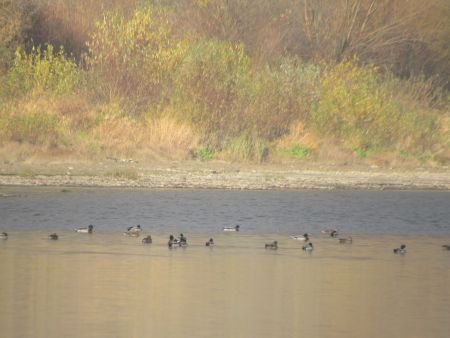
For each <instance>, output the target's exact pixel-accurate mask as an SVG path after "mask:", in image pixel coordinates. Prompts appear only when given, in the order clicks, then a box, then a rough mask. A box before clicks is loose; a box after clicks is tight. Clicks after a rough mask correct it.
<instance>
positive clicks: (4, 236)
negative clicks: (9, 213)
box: [0, 232, 8, 239]
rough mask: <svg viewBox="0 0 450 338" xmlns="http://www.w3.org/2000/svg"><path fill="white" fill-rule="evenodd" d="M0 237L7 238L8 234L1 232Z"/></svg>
mask: <svg viewBox="0 0 450 338" xmlns="http://www.w3.org/2000/svg"><path fill="white" fill-rule="evenodd" d="M0 239H8V234H7V233H6V232H1V233H0Z"/></svg>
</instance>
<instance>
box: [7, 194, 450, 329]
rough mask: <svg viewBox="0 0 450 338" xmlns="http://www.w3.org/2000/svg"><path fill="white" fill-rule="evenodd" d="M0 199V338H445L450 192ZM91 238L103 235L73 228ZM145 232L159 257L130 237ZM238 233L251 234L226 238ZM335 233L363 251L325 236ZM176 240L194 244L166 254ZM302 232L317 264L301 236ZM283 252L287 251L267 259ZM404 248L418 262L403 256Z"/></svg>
mask: <svg viewBox="0 0 450 338" xmlns="http://www.w3.org/2000/svg"><path fill="white" fill-rule="evenodd" d="M0 196H1V197H0V232H2V231H6V232H8V234H9V238H8V239H7V240H0V337H186V336H187V337H306V336H308V337H399V336H407V337H448V332H449V330H450V323H449V321H448V318H449V315H450V251H446V250H443V248H442V245H443V244H450V194H449V193H446V192H419V191H414V192H396V191H385V192H363V191H343V192H316V191H264V192H263V191H223V190H193V191H190V190H152V191H149V190H127V189H123V190H118V189H69V190H67V189H61V188H59V189H57V188H33V189H30V188H1V189H0ZM88 224H93V225H94V226H95V229H94V233H93V234H92V235H88V234H77V233H75V232H74V231H73V230H72V229H73V228H74V227H78V226H87V225H88ZM136 224H141V226H142V228H143V229H144V230H143V233H144V234H151V235H152V237H153V244H151V245H144V244H142V243H141V239H142V236H141V237H138V238H134V237H131V238H130V237H127V236H124V235H123V231H124V230H125V228H126V227H127V226H131V225H136ZM234 224H240V226H241V231H239V232H236V233H226V232H223V231H222V227H223V226H228V225H234ZM328 227H337V228H338V229H340V230H341V231H342V235H343V236H346V235H351V236H352V237H353V243H352V244H339V242H338V241H337V240H336V239H332V238H330V237H328V236H327V235H325V234H322V233H321V232H320V230H321V229H324V228H328ZM51 232H57V233H58V234H59V236H60V238H59V240H58V241H50V240H48V239H47V236H48V234H49V233H51ZM180 232H183V233H184V234H185V235H186V236H187V238H188V243H189V246H188V247H187V248H177V249H174V250H170V249H168V247H167V240H168V236H169V235H170V234H171V233H173V234H174V235H178V234H179V233H180ZM304 232H309V233H311V234H312V236H311V240H312V242H313V243H314V247H315V249H314V251H312V252H311V253H306V252H304V251H303V250H301V247H302V245H303V243H302V242H299V241H295V240H293V239H291V238H290V235H292V234H296V235H298V234H302V233H304ZM210 237H213V238H214V241H215V243H216V245H215V246H214V247H213V248H208V247H205V245H204V243H205V241H206V240H207V239H209V238H210ZM273 240H277V241H278V244H279V249H278V250H266V249H264V244H265V243H270V242H271V241H273ZM401 243H404V244H406V246H407V253H406V254H404V255H395V254H394V253H393V252H392V249H393V248H394V247H398V246H399V245H400V244H401Z"/></svg>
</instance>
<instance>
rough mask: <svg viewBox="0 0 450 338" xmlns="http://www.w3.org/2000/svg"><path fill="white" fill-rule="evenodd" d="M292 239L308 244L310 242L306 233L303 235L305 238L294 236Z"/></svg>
mask: <svg viewBox="0 0 450 338" xmlns="http://www.w3.org/2000/svg"><path fill="white" fill-rule="evenodd" d="M291 238H292V239H295V240H296V241H306V242H308V241H309V234H307V233H306V232H305V233H304V234H303V236H302V235H299V236H294V235H292V236H291Z"/></svg>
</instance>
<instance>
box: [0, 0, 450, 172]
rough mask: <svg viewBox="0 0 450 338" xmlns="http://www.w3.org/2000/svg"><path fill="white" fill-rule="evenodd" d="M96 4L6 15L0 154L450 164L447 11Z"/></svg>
mask: <svg viewBox="0 0 450 338" xmlns="http://www.w3.org/2000/svg"><path fill="white" fill-rule="evenodd" d="M94 2H95V1H93V0H80V1H79V2H76V4H74V3H73V2H70V1H68V0H67V1H66V0H61V1H58V2H52V1H50V0H20V1H18V2H13V1H5V2H4V3H2V4H1V5H0V14H2V17H1V19H2V22H3V21H4V22H8V24H10V25H9V26H7V27H8V29H6V28H3V26H2V29H1V30H0V54H1V56H2V58H3V56H5V59H4V60H2V64H1V65H0V67H2V71H0V130H1V133H0V141H1V142H2V144H6V143H8V142H16V143H23V144H25V143H29V144H33V145H36V146H41V147H43V148H61V149H65V150H67V151H73V152H74V153H77V154H79V155H80V156H82V155H83V154H87V156H91V157H96V156H106V155H107V154H110V155H111V156H114V157H118V156H141V157H143V158H159V157H165V158H176V159H186V158H189V157H195V158H198V159H202V160H211V159H224V160H231V161H253V162H262V161H268V160H271V159H272V160H277V159H279V158H280V157H283V156H286V157H289V158H295V159H298V160H303V161H308V160H313V159H315V158H318V157H319V158H320V156H318V157H317V156H316V154H320V153H326V152H325V151H323V149H322V148H323V147H330V144H332V145H333V147H340V148H341V149H342V153H345V154H347V153H350V154H353V155H350V156H354V157H355V158H357V159H364V160H365V159H370V158H371V157H372V156H377V153H381V152H384V153H385V152H391V153H393V154H397V155H398V156H406V155H405V154H407V156H410V157H414V158H418V159H419V158H420V159H424V158H427V159H439V163H447V162H448V161H450V154H449V152H448V148H449V139H448V120H449V119H448V114H449V107H450V106H449V95H448V77H447V76H446V74H448V62H447V63H446V62H445V60H446V58H445V56H446V55H447V54H446V53H447V52H446V50H445V46H446V45H445V43H446V41H447V40H445V39H444V36H446V32H448V31H450V29H449V25H448V23H447V21H446V20H444V19H445V18H447V16H448V17H450V11H448V12H447V11H446V10H445V8H444V7H445V6H443V2H442V1H441V0H433V4H434V7H433V6H432V7H430V8H428V7H427V8H426V10H425V9H424V11H423V12H420V11H416V10H417V9H421V8H422V9H423V7H421V5H420V3H419V2H418V1H416V0H413V1H411V8H408V9H405V10H404V11H402V8H403V7H402V4H401V3H400V2H398V1H394V2H389V1H379V2H377V1H373V0H351V1H343V0H338V1H336V2H329V1H322V0H321V1H315V2H312V1H304V2H301V3H300V4H298V6H293V3H292V1H290V0H281V1H278V2H275V1H272V0H263V1H260V2H257V1H256V0H255V1H254V0H232V1H225V0H208V1H180V2H177V1H169V0H166V1H158V2H150V1H137V0H123V1H120V0H111V1H106V0H99V1H98V2H95V4H94ZM83 4H84V5H86V6H88V5H89V4H90V5H92V12H91V13H88V12H89V10H88V8H89V7H86V6H85V7H83ZM257 4H259V5H260V6H259V7H258V8H255V5H257ZM77 13H78V14H77ZM433 13H434V14H433ZM447 13H448V14H447ZM8 14H10V15H9V16H8ZM434 17H436V22H435V23H434V24H433V27H431V26H427V24H426V23H427V22H428V23H430V22H431V19H432V18H434ZM4 18H7V19H8V20H4ZM81 18H82V19H83V20H81ZM427 18H428V19H427ZM77 19H80V20H79V22H78V21H77ZM247 19H248V20H247ZM58 20H59V22H58ZM5 27H6V26H5ZM57 28H58V29H57ZM46 29H47V30H46ZM433 32H435V33H436V34H433ZM419 40H420V41H419ZM444 40H445V41H444ZM52 42H53V43H56V44H52ZM81 42H82V43H81ZM419 42H420V43H419ZM60 43H62V44H63V45H62V46H61V45H60ZM408 51H409V52H410V53H409V54H408ZM431 51H434V53H437V55H436V58H434V57H432V54H430V53H431ZM427 60H428V61H427ZM447 60H448V59H447ZM439 74H441V75H439ZM336 153H337V152H336Z"/></svg>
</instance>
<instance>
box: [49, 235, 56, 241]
mask: <svg viewBox="0 0 450 338" xmlns="http://www.w3.org/2000/svg"><path fill="white" fill-rule="evenodd" d="M48 238H49V239H52V240H54V241H56V240H57V239H58V235H57V234H56V233H52V234H50V235H48Z"/></svg>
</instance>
